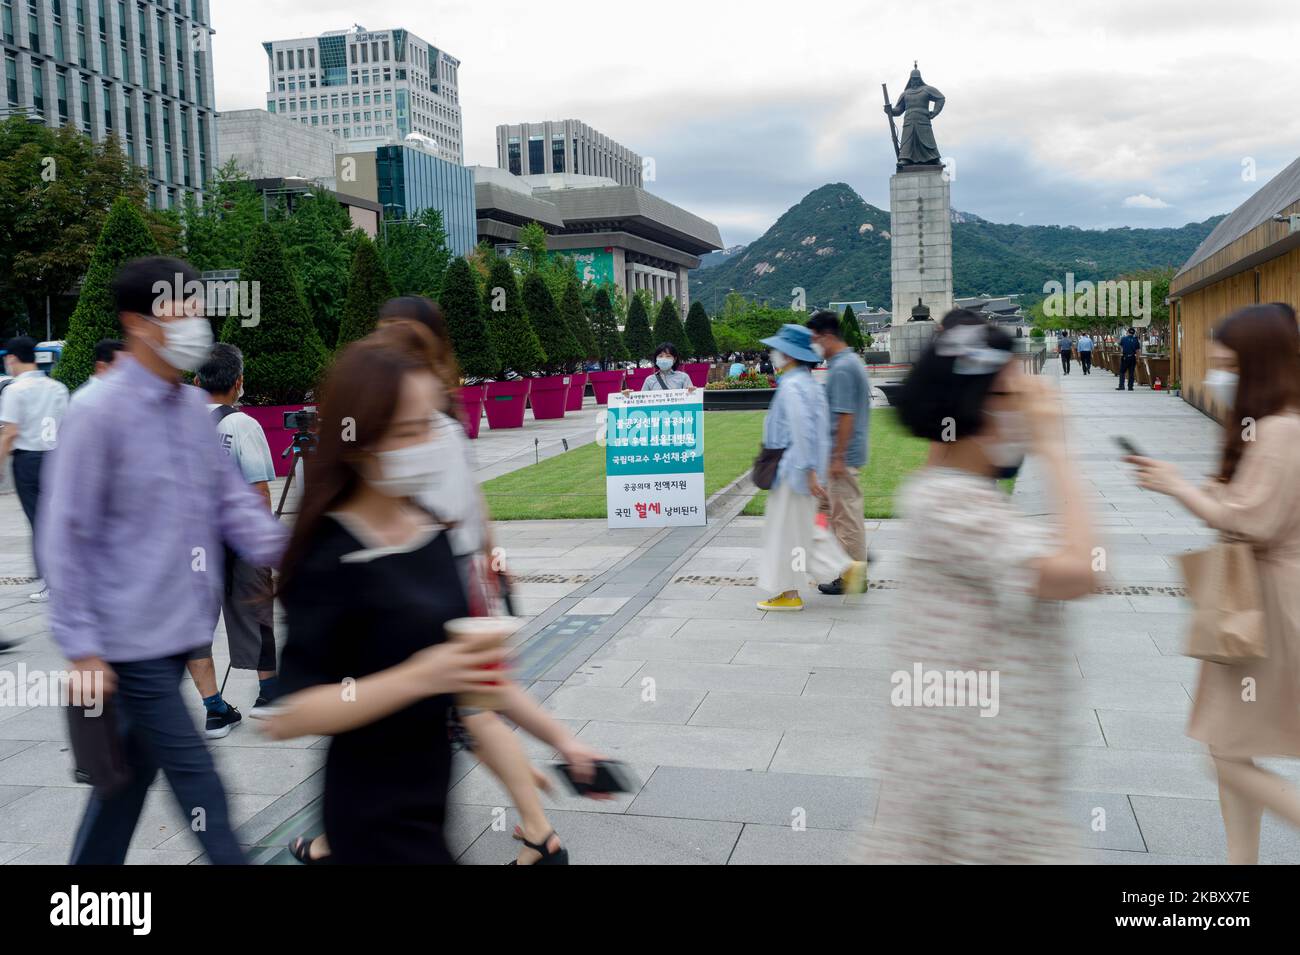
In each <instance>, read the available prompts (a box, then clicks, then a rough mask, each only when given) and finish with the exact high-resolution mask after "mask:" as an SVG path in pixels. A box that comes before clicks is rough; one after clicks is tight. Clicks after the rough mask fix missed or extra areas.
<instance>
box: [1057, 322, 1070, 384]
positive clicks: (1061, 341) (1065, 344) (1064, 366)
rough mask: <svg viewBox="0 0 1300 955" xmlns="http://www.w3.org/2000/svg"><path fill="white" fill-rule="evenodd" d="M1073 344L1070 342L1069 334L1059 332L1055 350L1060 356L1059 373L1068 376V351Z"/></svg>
mask: <svg viewBox="0 0 1300 955" xmlns="http://www.w3.org/2000/svg"><path fill="white" fill-rule="evenodd" d="M1072 348H1073V343H1072V342H1071V341H1070V333H1069V332H1064V331H1063V332H1061V334H1060V336H1059V337H1058V338H1057V339H1056V350H1057V351H1058V352H1060V354H1061V373H1062V374H1064V375H1068V374H1069V373H1070V351H1071V349H1072Z"/></svg>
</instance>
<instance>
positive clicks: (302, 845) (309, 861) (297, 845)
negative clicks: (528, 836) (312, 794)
mask: <svg viewBox="0 0 1300 955" xmlns="http://www.w3.org/2000/svg"><path fill="white" fill-rule="evenodd" d="M547 838H548V839H549V838H550V837H549V836H547ZM315 842H316V836H299V837H298V838H297V839H295V840H293V842H291V843H289V853H290V854H291V855H292V856H293V857H294V858H295V859H297V860H298V861H299V862H301V863H302V864H303V865H323V864H325V863H327V862H329V861H330V857H329V856H317V857H316V858H314V859H313V858H312V855H311V847H312V845H313V844H314V843H315Z"/></svg>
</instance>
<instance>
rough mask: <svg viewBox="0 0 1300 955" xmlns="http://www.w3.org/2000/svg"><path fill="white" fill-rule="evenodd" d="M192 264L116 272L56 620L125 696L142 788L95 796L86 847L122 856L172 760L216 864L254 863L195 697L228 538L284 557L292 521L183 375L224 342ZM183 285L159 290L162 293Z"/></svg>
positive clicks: (65, 487)
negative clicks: (194, 707)
mask: <svg viewBox="0 0 1300 955" xmlns="http://www.w3.org/2000/svg"><path fill="white" fill-rule="evenodd" d="M198 285H199V275H198V273H197V272H195V271H194V269H193V268H192V267H191V266H190V265H189V264H188V263H186V262H182V261H180V260H179V259H170V258H161V257H155V258H146V259H136V260H134V261H131V262H128V263H127V264H126V265H124V266H122V268H121V269H120V270H119V271H118V273H117V275H116V276H115V277H114V279H113V285H112V289H113V297H114V300H115V302H116V306H117V312H118V317H119V319H120V321H121V322H122V326H123V329H124V331H125V332H126V343H127V344H126V350H125V352H124V353H123V354H121V355H119V356H118V357H117V360H116V361H115V362H114V364H115V365H118V366H120V367H117V368H115V369H114V370H113V372H112V373H111V374H110V375H108V377H107V378H106V379H105V381H104V385H103V387H102V388H99V389H97V390H96V391H95V392H94V393H93V394H91V395H90V396H89V397H87V398H86V400H85V401H84V402H83V403H82V404H81V405H80V406H79V407H78V408H77V413H76V414H73V415H69V416H68V420H67V422H66V424H65V426H64V428H63V433H62V434H61V436H60V440H59V447H58V449H57V450H56V451H55V452H54V454H53V455H52V456H51V458H50V477H49V484H48V488H47V493H46V495H45V496H44V499H43V500H42V502H41V512H42V514H43V515H46V517H47V519H48V524H47V526H46V527H45V528H44V529H43V531H42V533H41V535H40V538H39V544H40V553H41V561H42V566H44V567H46V568H48V572H49V576H50V593H51V600H50V629H51V631H52V633H53V636H54V641H55V642H56V643H57V644H58V645H59V647H60V649H61V650H62V651H63V653H64V655H65V656H66V657H67V658H68V659H69V660H70V661H72V666H73V668H74V669H75V670H76V671H77V672H78V674H79V675H80V676H81V678H82V679H83V680H85V679H88V680H91V681H94V680H96V679H99V680H102V681H103V683H104V686H105V689H106V690H107V691H108V692H112V693H113V694H114V699H115V700H116V701H117V710H118V715H119V717H120V719H121V722H122V728H123V730H124V732H125V736H126V739H125V742H124V744H123V751H124V753H125V758H126V762H127V765H128V767H129V769H130V772H131V780H130V782H129V783H128V784H127V785H126V786H125V787H124V788H123V789H121V790H119V791H117V792H116V793H114V794H112V795H101V794H92V795H91V797H90V799H89V801H88V802H87V804H86V809H85V814H84V815H83V817H82V820H81V826H80V829H79V830H78V832H77V835H76V839H75V841H74V843H73V847H72V861H73V862H74V863H80V864H97V865H115V864H121V863H122V862H123V861H124V860H125V858H126V853H127V849H128V848H129V846H130V842H131V835H132V833H133V832H134V831H135V828H136V824H137V823H138V821H139V818H140V812H141V810H142V809H143V807H144V801H145V797H146V795H147V794H148V792H149V789H150V787H151V786H152V784H153V781H154V777H155V776H157V774H158V770H159V769H161V770H162V771H163V772H164V773H165V774H166V776H167V782H168V783H169V784H170V786H171V789H172V792H173V794H174V795H175V797H176V801H177V804H178V806H179V808H180V811H181V816H182V817H183V818H184V819H187V820H194V821H196V822H197V820H199V819H202V821H203V825H202V827H199V826H198V825H197V824H196V825H195V826H194V829H195V834H196V835H197V837H198V839H199V841H200V842H201V843H202V845H203V848H204V850H205V851H206V853H207V856H208V859H209V861H211V862H212V863H214V864H231V863H240V862H243V861H244V857H243V852H242V851H241V850H240V848H239V844H238V842H237V841H236V840H235V836H234V832H233V830H232V828H231V821H230V815H229V810H228V805H227V802H226V794H225V791H224V789H223V788H222V785H221V779H220V778H219V777H218V776H217V773H216V769H215V767H214V765H213V762H212V756H211V754H210V753H209V752H208V749H207V746H206V745H204V742H203V737H202V736H201V735H199V732H198V730H197V729H196V728H195V726H194V720H193V718H192V717H191V716H190V714H189V712H188V711H187V709H186V707H185V703H184V700H183V699H182V697H181V693H180V681H181V677H182V676H183V674H184V673H185V661H186V658H187V657H188V656H189V653H190V651H191V650H194V649H195V648H196V647H199V646H202V645H204V644H205V643H208V642H209V641H211V639H212V631H213V628H214V627H215V626H216V623H217V612H218V610H219V608H220V605H221V594H222V585H223V578H224V563H225V561H224V551H225V546H226V545H227V544H228V545H230V546H231V547H233V548H234V549H235V550H237V551H238V552H239V553H240V554H241V555H243V556H244V557H246V558H248V559H249V560H251V561H252V562H253V563H254V564H257V565H266V564H276V563H278V562H279V559H280V553H281V551H282V550H283V548H284V545H285V539H286V534H285V529H284V528H283V527H282V526H281V525H280V523H279V521H277V520H275V518H273V517H272V516H271V514H270V512H269V511H268V510H267V507H266V503H265V500H264V499H263V498H261V497H259V496H258V495H257V493H256V492H254V491H253V490H252V489H250V488H249V486H248V484H247V483H246V482H245V481H244V479H243V477H242V476H241V475H240V473H239V471H238V470H237V469H236V468H235V466H234V465H233V464H232V463H231V461H230V459H229V458H227V457H226V455H224V454H223V453H222V452H221V449H220V447H219V446H218V444H217V442H216V441H215V440H214V439H213V434H212V418H211V416H210V415H209V413H208V411H207V409H206V407H205V402H206V401H207V397H208V396H207V395H206V394H204V392H202V391H200V390H199V389H198V388H194V387H191V386H189V385H186V384H183V383H182V382H181V376H182V374H183V373H184V372H186V371H193V370H194V369H196V368H198V367H199V365H200V364H201V363H202V362H203V360H204V358H206V357H207V355H208V351H209V349H210V348H211V346H212V327H211V325H210V323H209V322H208V319H207V318H206V317H204V315H203V314H202V305H201V302H200V300H199V299H198V298H197V297H191V298H186V297H185V294H186V293H185V290H186V289H190V288H193V287H196V286H198ZM160 288H161V289H163V290H170V291H163V292H159V291H158V290H159V289H160Z"/></svg>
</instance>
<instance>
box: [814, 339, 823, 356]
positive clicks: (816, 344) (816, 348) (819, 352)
mask: <svg viewBox="0 0 1300 955" xmlns="http://www.w3.org/2000/svg"><path fill="white" fill-rule="evenodd" d="M812 350H813V353H814V354H816V356H817V357H818V358H825V357H826V349H825V348H822V346H821V342H813V343H812Z"/></svg>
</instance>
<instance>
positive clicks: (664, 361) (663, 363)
mask: <svg viewBox="0 0 1300 955" xmlns="http://www.w3.org/2000/svg"><path fill="white" fill-rule="evenodd" d="M655 364H656V365H658V366H659V370H660V371H668V370H669V369H671V368H672V367H673V360H672V359H671V358H656V359H655Z"/></svg>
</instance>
